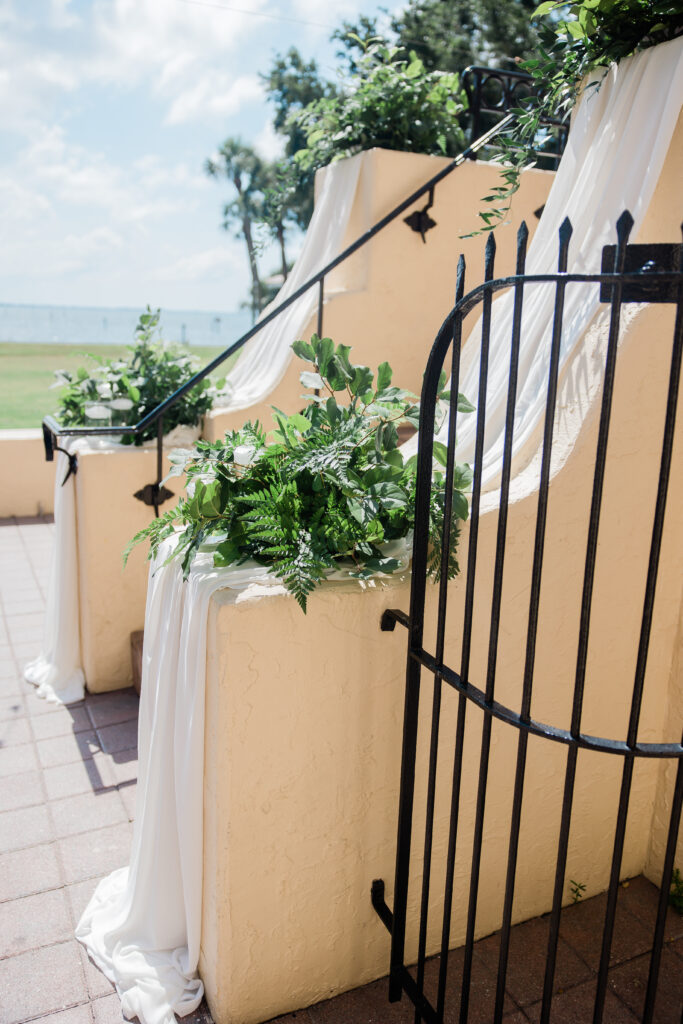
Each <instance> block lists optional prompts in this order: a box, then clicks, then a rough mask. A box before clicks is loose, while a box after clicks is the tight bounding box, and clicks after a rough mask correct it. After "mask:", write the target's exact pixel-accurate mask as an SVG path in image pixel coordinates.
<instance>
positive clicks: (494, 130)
mask: <svg viewBox="0 0 683 1024" xmlns="http://www.w3.org/2000/svg"><path fill="white" fill-rule="evenodd" d="M484 70H488V71H489V75H490V76H493V77H496V78H501V77H506V78H514V79H515V82H516V84H519V82H521V81H523V80H524V81H527V82H531V81H532V79H531V78H530V76H528V75H524V74H523V73H522V72H515V71H497V70H495V69H482V68H477V67H472V68H467V69H466V70H465V72H463V84H465V83H466V82H467V83H469V77H468V76H469V75H470V73H472V75H473V76H474V92H473V91H472V85H470V84H467V85H465V88H466V92H467V94H468V97H471V102H472V103H473V104H474V106H473V110H474V111H475V112H477V120H476V124H475V127H476V125H478V111H480V110H487V109H488V108H487V107H486V105H485V103H484V101H483V99H482V90H483V88H484V86H485V85H486V82H487V81H488V79H486V78H485V77H484V76H483V75H482V74H481V72H482V71H484ZM468 90H469V91H468ZM508 96H509V99H510V101H515V102H516V98H515V97H514V95H513V91H511V90H508V91H507V92H506V93H505V97H508ZM505 97H504V99H505ZM496 112H497V113H499V114H501V113H503V112H504V111H503V109H501V107H499V108H497V111H496ZM514 121H515V115H514V114H512V113H508V114H505V116H504V117H503V118H502V120H500V121H499V122H498V123H497V124H495V125H493V126H492V127H491V128H489V129H488V130H487V131H485V132H484V133H483V134H482V135H480V136H479V137H478V138H476V139H475V141H474V142H472V143H471V144H470V145H469V146H468V147H467V148H466V149H465V150H463V152H462V153H460V154H459V155H458V156H456V157H455V158H454V159H453V160H452V161H451V162H450V163H449V164H448V165H447V166H446V167H444V168H442V169H441V170H440V171H439V172H438V173H437V174H435V175H433V176H432V177H431V178H430V179H429V180H428V181H426V182H425V183H424V185H422V186H420V188H418V189H416V190H415V191H414V192H412V193H411V194H410V195H409V196H408V197H407V198H406V199H404V200H403V201H402V202H401V203H399V204H398V206H395V207H394V208H393V209H392V210H390V212H389V213H387V214H386V215H385V216H384V217H382V218H381V219H380V220H379V221H377V223H376V224H374V225H373V226H372V227H371V228H369V229H368V230H367V231H366V232H365V233H364V234H362V235H361V236H360V237H359V238H357V239H356V240H355V242H352V243H351V245H349V246H347V248H346V249H344V250H343V251H342V252H341V253H340V254H339V255H338V256H335V258H334V259H332V260H330V262H329V263H327V264H326V265H325V266H324V267H322V268H321V269H320V270H319V271H318V272H317V273H315V274H313V275H312V276H311V277H310V278H309V279H308V280H307V281H305V282H304V284H302V285H301V286H300V287H299V288H297V289H296V291H295V292H293V293H292V294H291V295H289V296H288V297H287V298H286V299H285V300H284V301H282V302H280V303H279V304H278V305H277V306H276V307H275V308H274V309H272V310H271V311H270V312H269V313H267V314H266V315H265V316H264V317H262V318H261V319H260V320H259V321H258V323H255V324H254V325H253V326H252V327H251V328H250V329H249V330H248V331H247V332H246V333H245V334H243V335H242V336H241V337H240V338H238V339H237V341H235V342H233V344H232V345H229V346H228V348H226V349H224V350H223V351H222V352H220V353H219V354H218V355H217V356H215V357H214V358H213V359H212V360H211V361H210V362H209V363H207V365H206V366H204V367H203V368H202V369H201V370H198V371H197V373H195V374H194V375H193V376H192V377H190V378H189V380H187V381H186V382H185V383H184V384H182V385H181V386H180V387H179V388H178V389H177V390H176V391H174V392H173V394H171V395H169V396H168V398H166V399H164V401H163V402H160V403H159V405H157V406H156V407H155V408H154V409H152V410H151V411H150V412H148V413H147V415H146V416H143V418H142V419H141V420H140V421H139V422H138V423H136V424H130V425H127V426H116V427H114V426H102V427H77V426H63V425H61V424H60V423H59V422H58V421H57V419H56V418H55V417H54V416H52V415H48V416H45V417H44V419H43V422H42V428H43V441H44V444H45V458H46V460H47V461H48V462H51V461H52V460H53V458H54V452H55V450H56V449H57V448H58V444H57V439H58V438H59V437H98V436H100V437H101V436H109V437H110V436H112V435H115V436H123V435H127V436H130V435H132V436H133V437H139V436H140V435H141V434H142V433H143V432H144V431H145V430H147V429H148V428H149V427H150V426H151V425H152V424H153V423H156V424H157V480H156V483H155V484H150V485H149V486H148V487H147V488H144V489H143V491H141V492H139V494H138V495H137V496H139V497H140V498H141V500H143V501H145V502H146V503H148V504H150V505H153V506H154V509H155V511H156V512H158V506H159V504H160V503H161V501H163V500H164V498H163V496H162V495H161V493H160V486H161V479H162V475H163V474H162V457H163V455H162V453H163V418H164V414H165V413H166V411H167V410H168V409H170V408H171V407H172V406H173V405H175V403H176V402H178V401H179V400H180V399H181V398H182V397H183V395H185V394H187V392H188V391H190V390H191V389H192V388H193V387H195V386H196V385H197V384H198V383H199V382H200V381H202V380H204V378H205V377H207V376H209V374H211V373H213V371H214V370H215V369H216V368H217V367H218V366H220V364H221V363H223V362H224V361H225V360H226V359H229V358H230V356H232V355H234V354H235V353H236V352H238V351H239V350H240V349H241V348H242V346H243V345H245V344H246V343H247V342H248V341H250V340H251V339H252V338H253V337H254V336H255V335H256V334H258V333H259V332H260V331H261V330H263V328H264V327H266V326H267V324H269V323H271V322H272V321H273V320H274V319H275V318H276V317H277V316H279V315H280V313H282V312H283V311H284V310H285V309H287V308H288V307H289V306H291V305H292V303H294V302H296V301H297V299H299V298H301V296H302V295H304V294H305V293H306V292H308V291H309V290H310V289H311V288H314V287H316V286H317V287H318V333H319V334H320V333H321V332H322V312H323V302H324V287H325V278H326V277H327V275H328V274H330V273H331V272H332V271H333V270H334V269H335V268H336V267H338V266H339V265H340V264H341V263H343V262H344V261H345V260H347V259H348V258H349V257H350V256H352V255H353V254H354V253H356V252H357V251H358V250H359V249H361V248H362V247H363V246H364V245H366V244H367V243H368V242H369V241H370V240H371V239H373V238H374V237H375V235H377V234H378V233H379V232H380V231H382V230H383V229H384V228H385V227H387V225H388V224H391V223H392V222H393V221H394V220H396V218H397V217H400V215H401V214H402V213H404V212H405V211H406V210H407V209H409V207H411V206H413V205H414V204H415V203H416V202H417V200H418V199H420V198H422V196H424V195H427V194H429V196H430V203H429V205H431V201H432V200H433V192H434V188H435V187H436V185H438V184H439V182H441V181H443V179H444V178H446V177H448V175H450V174H452V172H453V171H454V170H455V169H456V168H457V167H460V166H461V165H462V164H463V163H464V162H465V161H466V160H471V159H476V156H477V153H478V152H479V151H480V150H482V149H483V148H485V147H486V146H487V145H488V144H489V143H490V142H491V141H492V140H493V139H494V138H495V136H496V135H498V134H499V133H500V132H502V131H504V130H505V129H506V128H509V127H510V126H511V125H512V124H513V122H514ZM410 226H411V227H413V228H414V230H417V231H420V232H421V234H422V237H423V240H424V231H425V230H428V229H429V226H430V225H426V226H424V225H423V224H422V221H420V222H419V224H418V223H415V224H412V223H411V224H410ZM71 472H75V468H74V467H73V466H72V469H71Z"/></svg>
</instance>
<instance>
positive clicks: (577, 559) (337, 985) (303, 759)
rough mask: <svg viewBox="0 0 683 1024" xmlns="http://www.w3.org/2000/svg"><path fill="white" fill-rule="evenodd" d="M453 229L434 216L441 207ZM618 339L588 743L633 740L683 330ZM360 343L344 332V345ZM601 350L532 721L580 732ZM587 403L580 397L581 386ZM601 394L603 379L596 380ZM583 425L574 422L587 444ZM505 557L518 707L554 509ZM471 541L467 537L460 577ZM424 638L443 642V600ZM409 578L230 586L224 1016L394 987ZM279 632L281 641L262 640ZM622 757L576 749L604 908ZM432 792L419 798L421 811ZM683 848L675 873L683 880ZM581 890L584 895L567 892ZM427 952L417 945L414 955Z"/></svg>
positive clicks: (491, 880) (645, 317)
mask: <svg viewBox="0 0 683 1024" xmlns="http://www.w3.org/2000/svg"><path fill="white" fill-rule="evenodd" d="M680 127H681V126H680V124H679V130H678V133H677V135H676V138H675V141H674V143H673V144H672V149H671V151H670V154H669V160H668V162H667V168H666V171H665V174H664V175H663V177H662V180H661V181H660V184H659V186H658V189H657V192H656V194H655V197H654V199H653V202H652V204H651V207H650V210H649V213H648V216H647V218H646V221H645V223H644V225H643V227H642V229H641V231H640V233H639V238H638V240H639V241H655V240H656V241H665V240H666V241H677V240H678V239H677V233H678V232H677V223H678V221H680V214H674V215H672V210H679V209H680V194H679V187H678V181H679V168H680V166H681V156H683V154H682V153H681V147H682V145H683V133H682V132H681V130H680ZM437 219H438V217H437ZM625 320H626V321H627V327H626V328H625V330H624V337H623V339H622V342H621V350H620V355H619V364H618V370H617V379H616V389H615V395H614V403H613V413H612V427H611V433H610V443H609V463H608V471H607V475H606V480H605V488H604V497H603V505H602V518H601V527H600V543H599V549H598V559H597V566H596V577H595V586H594V599H593V616H592V622H591V634H590V644H589V652H588V665H587V685H586V693H585V699H584V711H583V726H582V727H583V731H584V732H586V733H592V734H596V735H602V736H607V737H616V738H620V739H623V738H625V735H626V729H627V721H628V714H629V704H630V694H631V690H632V685H633V675H634V665H635V656H636V650H637V643H638V635H639V628H640V617H641V614H642V602H643V592H644V580H645V573H646V568H647V559H648V554H649V546H650V537H651V524H652V513H653V508H654V494H655V490H656V484H657V476H658V471H659V457H660V452H661V443H662V430H663V422H664V405H665V402H664V395H665V393H666V384H667V379H668V372H669V364H670V357H671V338H672V332H673V312H672V309H671V307H667V306H656V307H655V306H651V307H648V308H645V309H643V310H640V311H638V310H634V309H633V308H632V307H631V308H629V309H628V311H627V315H626V316H625ZM345 340H346V339H345ZM603 365H604V344H603V343H602V342H601V341H600V339H595V338H594V339H593V341H592V342H591V344H590V345H588V346H586V349H585V352H584V353H583V356H582V359H580V360H579V361H578V362H577V363H575V364H574V366H573V368H572V371H571V372H568V373H565V374H564V375H563V378H562V380H561V382H560V398H559V408H560V410H561V412H560V414H559V416H558V425H557V439H558V446H557V450H558V455H560V454H561V458H559V457H558V459H557V460H556V462H555V465H554V477H553V480H552V484H551V489H550V503H549V513H548V526H547V534H546V545H545V561H544V571H543V586H542V591H541V614H540V621H539V632H538V644H537V653H536V668H535V683H534V698H533V706H532V714H533V716H534V718H536V719H539V720H541V721H545V722H549V723H552V724H555V725H559V726H564V727H568V726H569V722H570V716H571V696H572V688H573V682H574V672H575V666H576V649H577V634H578V625H579V612H580V599H581V588H582V582H583V567H584V559H585V543H586V535H587V523H588V511H589V506H590V495H591V488H592V479H593V467H594V461H595V447H596V435H597V423H598V415H599V409H598V405H597V403H594V404H593V405H592V406H591V407H590V408H588V409H586V408H581V407H579V406H578V405H577V403H576V395H577V388H576V383H577V382H576V377H577V376H583V377H585V378H587V379H588V380H589V381H590V380H595V379H596V378H597V376H599V375H600V374H601V373H602V366H603ZM579 390H580V389H579ZM588 391H590V387H589V388H588ZM577 424H579V425H581V426H580V431H579V432H578V436H577ZM682 445H683V417H681V416H679V418H678V426H677V434H676V440H675V446H674V464H673V466H674V468H673V471H672V477H671V482H670V491H669V500H668V515H667V519H666V524H665V530H664V540H663V548H662V557H661V561H660V573H659V581H658V588H657V595H656V601H655V608H654V619H653V627H652V635H651V642H650V654H649V662H648V670H647V675H646V685H645V694H644V702H643V710H642V715H641V725H640V730H639V738H640V740H641V741H652V742H654V741H661V740H662V739H665V740H678V739H680V732H681V723H682V721H683V681H682V679H681V671H680V665H681V656H680V653H679V645H680V636H681V627H680V621H681V578H682V572H683V545H682V544H681V533H680V517H679V516H678V510H679V509H680V507H681V503H682V501H683V459H682V458H681V455H682V454H683V448H682ZM513 493H514V495H515V499H516V500H515V501H514V503H513V504H512V506H511V508H510V515H509V523H508V542H507V550H506V563H505V576H504V588H503V603H502V612H501V631H500V639H499V649H498V672H497V688H496V699H497V700H499V701H501V702H502V703H506V704H508V705H509V706H511V707H513V708H515V709H518V708H519V701H520V686H521V679H522V674H523V665H524V642H525V637H526V627H527V617H528V600H529V579H530V572H531V564H532V555H533V534H534V524H535V515H536V504H537V495H536V494H535V492H534V491H533V488H531V489H529V486H528V480H527V479H526V478H524V477H523V478H520V479H518V480H517V481H515V482H514V487H513ZM485 509H486V511H484V513H483V515H482V518H481V521H480V532H479V563H478V565H479V568H478V577H477V587H476V590H475V617H474V627H473V645H472V660H471V665H470V678H471V679H472V681H473V682H475V683H477V684H479V685H481V684H482V680H483V679H484V675H485V667H486V655H487V644H488V629H489V624H490V602H491V587H492V575H493V563H494V551H495V541H496V527H497V513H496V510H495V502H494V501H492V500H491V499H487V500H486V501H485ZM466 544H467V530H465V531H464V532H463V537H462V540H461V552H462V555H461V564H462V565H463V569H464V568H465V565H464V563H466V555H465V552H466ZM428 593H429V607H428V614H427V627H426V631H425V647H426V648H427V649H428V650H433V649H434V635H435V626H434V597H435V594H434V590H433V588H429V591H428ZM408 594H409V588H408V584H407V583H404V584H400V583H399V584H393V585H392V586H391V587H389V588H388V589H385V588H380V587H378V588H377V589H373V590H370V591H368V592H365V593H361V592H359V591H355V590H354V588H353V587H351V586H350V585H346V587H344V586H342V585H329V586H328V587H326V588H324V590H322V591H320V592H319V593H317V594H315V595H314V596H313V597H312V598H311V599H310V605H309V612H308V616H307V617H304V616H303V615H302V614H301V613H300V611H299V610H298V608H297V607H296V606H295V604H294V602H293V601H292V600H291V599H290V598H289V597H287V596H286V595H273V594H271V595H269V596H263V597H262V598H261V599H260V600H258V601H255V600H252V601H250V600H246V599H244V598H243V599H242V600H240V601H239V602H238V603H233V602H232V600H231V598H230V596H229V595H226V594H225V593H223V594H218V595H217V596H216V597H215V598H214V600H213V602H212V608H211V612H210V620H209V640H208V660H207V716H206V761H205V792H204V813H205V822H204V851H205V854H204V895H203V925H202V952H201V959H200V971H201V974H202V977H203V979H204V982H205V985H206V991H207V998H208V1001H209V1005H210V1007H211V1010H212V1013H213V1015H214V1019H215V1020H216V1021H217V1022H218V1024H238V1022H239V1024H256V1022H258V1021H263V1020H267V1019H269V1018H270V1017H274V1016H276V1015H278V1014H280V1013H283V1012H285V1011H289V1010H295V1009H298V1008H301V1007H303V1006H306V1005H309V1004H311V1003H314V1002H316V1001H317V1000H319V999H322V998H325V997H327V996H330V995H332V994H334V993H336V992H340V991H343V990H345V989H349V988H351V987H354V986H356V985H359V984H362V983H364V982H367V981H370V980H372V979H373V978H376V977H379V976H381V975H382V974H385V973H386V971H387V969H388V949H389V940H388V935H387V932H386V930H385V929H384V926H383V925H382V924H381V923H380V922H379V919H378V918H377V917H376V915H375V913H374V911H373V910H372V908H371V905H370V885H371V882H372V880H373V878H376V877H382V878H384V879H385V881H386V883H387V898H388V902H389V904H390V905H391V903H392V886H393V870H394V855H395V829H396V812H397V797H398V781H399V764H400V747H401V719H402V711H403V685H404V675H405V651H406V636H405V632H404V631H403V630H402V629H401V628H400V627H397V630H396V632H395V633H394V634H393V635H392V634H389V635H387V634H382V633H381V632H380V631H379V621H380V616H381V612H382V611H383V610H384V609H385V608H387V607H401V608H404V609H407V607H408ZM463 598H464V582H463V579H462V578H461V579H459V580H456V581H454V582H453V583H451V584H450V586H449V613H448V629H447V636H448V642H447V650H446V658H447V661H448V662H449V663H450V664H454V665H455V666H456V667H457V665H458V659H459V635H460V630H461V624H462V617H463ZM264 637H267V638H268V642H267V644H264ZM446 691H447V692H446V694H445V697H444V705H443V711H442V726H441V737H442V745H441V757H440V760H439V766H438V773H437V779H438V782H437V804H436V818H435V822H436V823H435V833H434V858H435V859H434V865H435V867H434V870H433V880H432V894H433V901H432V902H433V914H432V917H431V919H430V933H429V941H428V946H429V949H430V950H432V951H434V950H435V949H436V948H437V946H438V941H439V937H440V936H439V930H440V915H439V913H438V910H439V906H438V904H439V894H440V893H441V892H443V865H444V863H445V850H446V843H447V821H448V805H447V802H448V797H449V788H450V787H449V780H450V771H451V767H452V763H451V758H452V737H453V734H454V727H455V712H456V704H457V697H456V695H455V694H454V693H452V692H451V691H449V690H448V688H446ZM430 704H431V685H430V684H429V682H428V680H427V679H425V692H424V695H423V700H422V716H421V722H420V742H419V749H418V764H419V766H420V772H419V775H418V778H421V780H422V781H421V783H420V784H418V798H417V803H416V812H415V821H416V822H417V823H418V825H417V832H416V840H415V846H414V850H413V861H412V869H413V870H412V875H411V890H410V896H409V920H410V921H412V922H413V923H415V922H416V921H417V919H418V901H419V881H420V862H421V857H420V853H421V841H422V840H421V829H420V825H419V823H420V822H421V821H423V820H424V796H425V793H424V788H425V783H424V777H425V772H424V767H425V764H426V755H427V745H428V716H427V713H426V710H425V709H427V708H428V706H429V705H430ZM481 724H482V716H481V714H480V713H479V712H478V711H477V710H476V709H474V708H470V709H469V712H468V724H467V730H466V738H465V753H464V772H463V786H462V800H461V811H460V829H459V835H460V852H459V855H458V857H457V859H456V872H455V899H454V908H455V909H454V913H453V920H452V944H453V946H457V945H459V944H461V943H462V942H463V940H464V928H465V916H466V908H467V891H468V885H469V866H470V865H469V858H470V855H471V841H472V830H473V822H474V810H475V801H476V783H477V772H478V761H479V749H480V737H481ZM516 747H517V734H516V731H515V730H514V729H513V728H511V727H509V726H505V725H502V724H499V723H498V722H494V723H493V729H492V745H491V759H490V769H489V789H488V799H487V811H486V816H485V822H484V844H483V855H482V865H481V884H480V890H479V912H478V918H477V936H483V935H486V934H488V933H490V932H491V931H493V930H495V929H496V928H498V927H499V926H500V922H501V908H502V899H503V887H504V880H505V871H506V859H507V842H508V830H509V820H510V808H511V802H512V787H513V782H514V760H515V756H516ZM566 757H567V752H566V748H565V747H564V746H562V745H560V744H555V743H551V742H549V741H546V740H541V739H539V738H536V737H531V738H530V740H529V749H528V758H527V775H526V779H527V782H526V789H525V800H524V806H523V813H522V825H521V836H520V848H519V866H518V872H517V887H516V897H515V906H514V919H515V920H524V919H526V918H529V917H532V916H534V915H536V914H539V913H542V912H545V911H547V910H548V909H549V908H550V905H551V901H552V887H553V879H554V865H555V858H556V850H557V835H558V829H559V821H560V809H561V797H562V790H563V785H564V769H565V764H566ZM621 772H622V761H621V758H618V757H614V756H611V755H601V754H596V753H594V752H587V751H581V752H580V753H579V758H578V770H577V779H576V789H575V798H574V807H573V817H572V829H571V834H570V843H569V854H568V863H567V879H570V878H574V879H578V880H580V881H582V882H583V883H584V884H585V885H586V894H587V895H588V896H590V895H593V894H595V893H597V892H600V891H602V890H603V889H604V888H605V887H606V885H607V882H608V878H609V867H610V861H611V856H612V847H613V829H614V822H615V818H616V808H617V802H618V794H619V786H620V783H621ZM672 785H673V771H672V768H671V766H670V765H668V764H659V763H657V762H656V761H654V760H653V761H648V760H644V761H641V762H639V763H638V764H637V765H636V768H635V772H634V780H633V789H632V795H631V804H630V812H629V819H628V826H627V832H626V843H625V850H624V858H623V863H622V871H621V874H622V877H630V876H633V875H635V874H638V873H640V872H642V871H645V872H646V873H647V874H648V876H649V877H651V878H652V879H653V880H655V881H657V882H659V881H660V878H658V872H660V871H661V860H662V852H663V844H664V841H665V836H666V830H667V828H668V822H667V813H668V811H667V808H668V801H670V797H671V792H672ZM420 801H422V803H421V802H420ZM682 857H683V843H679V850H678V861H677V863H678V864H679V866H681V867H683V863H682V861H681V858H682ZM566 895H567V898H568V897H569V893H568V892H567V894H566ZM415 954H416V934H415V931H414V929H413V931H412V932H411V933H410V934H409V937H408V945H407V952H406V957H407V961H408V962H410V960H411V958H414V957H415Z"/></svg>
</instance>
